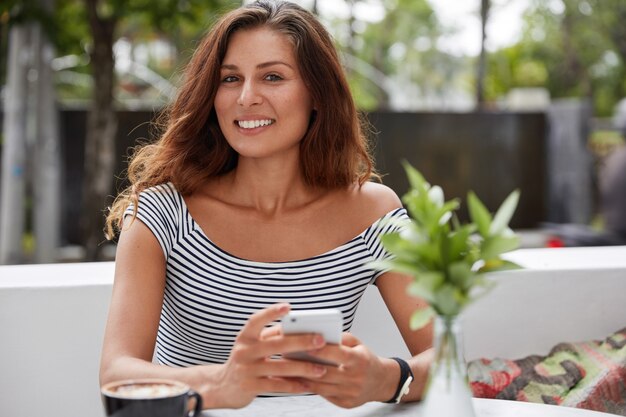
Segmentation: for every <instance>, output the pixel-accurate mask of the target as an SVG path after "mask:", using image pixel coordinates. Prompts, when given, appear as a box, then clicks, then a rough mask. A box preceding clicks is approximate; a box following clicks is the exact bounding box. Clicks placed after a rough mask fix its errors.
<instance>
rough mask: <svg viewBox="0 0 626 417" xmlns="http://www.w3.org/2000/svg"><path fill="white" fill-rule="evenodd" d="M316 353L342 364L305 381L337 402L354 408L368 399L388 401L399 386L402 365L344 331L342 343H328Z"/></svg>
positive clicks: (320, 393) (310, 388) (309, 387)
mask: <svg viewBox="0 0 626 417" xmlns="http://www.w3.org/2000/svg"><path fill="white" fill-rule="evenodd" d="M312 354H313V355H314V356H316V357H319V358H320V359H325V360H329V361H332V362H335V363H339V364H340V365H339V366H338V367H333V366H328V367H327V371H326V375H324V376H323V377H321V378H317V379H316V380H312V379H305V380H303V383H304V384H305V385H306V389H307V390H308V391H311V392H313V393H315V394H319V395H321V396H322V397H324V398H326V399H327V400H328V401H330V402H331V403H333V404H335V405H338V406H340V407H344V408H352V407H357V406H359V405H361V404H363V403H366V402H368V401H387V400H389V399H390V398H391V397H392V396H393V394H394V392H395V390H396V388H397V385H398V380H399V379H400V369H399V367H398V364H397V363H396V362H395V361H394V360H392V359H386V358H379V357H378V356H376V355H375V354H374V353H373V352H371V351H370V350H369V349H368V348H367V347H366V346H365V345H363V344H362V343H361V342H360V341H359V340H358V339H357V338H356V337H354V336H353V335H352V334H350V333H343V335H342V342H341V345H327V346H325V347H324V348H322V349H319V350H318V351H315V352H312Z"/></svg>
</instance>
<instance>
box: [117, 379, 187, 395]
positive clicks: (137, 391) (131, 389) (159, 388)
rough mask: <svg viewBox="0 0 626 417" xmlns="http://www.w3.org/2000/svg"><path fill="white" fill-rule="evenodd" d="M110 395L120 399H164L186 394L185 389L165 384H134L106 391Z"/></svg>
mask: <svg viewBox="0 0 626 417" xmlns="http://www.w3.org/2000/svg"><path fill="white" fill-rule="evenodd" d="M108 392H110V393H111V394H113V395H115V396H117V397H122V398H164V397H174V396H177V395H181V394H184V393H185V392H187V387H184V386H181V385H173V384H165V383H145V382H136V383H133V382H131V383H128V384H126V385H119V386H116V387H112V388H109V389H108Z"/></svg>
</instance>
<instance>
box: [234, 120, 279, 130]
mask: <svg viewBox="0 0 626 417" xmlns="http://www.w3.org/2000/svg"><path fill="white" fill-rule="evenodd" d="M272 123H274V121H273V120H272V119H266V120H237V124H238V125H239V127H241V128H243V129H254V128H255V127H261V126H267V125H271V124H272Z"/></svg>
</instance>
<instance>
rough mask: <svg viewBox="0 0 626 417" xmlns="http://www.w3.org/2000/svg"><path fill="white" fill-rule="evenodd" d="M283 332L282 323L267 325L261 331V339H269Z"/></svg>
mask: <svg viewBox="0 0 626 417" xmlns="http://www.w3.org/2000/svg"><path fill="white" fill-rule="evenodd" d="M282 334H283V329H282V327H281V325H280V324H275V325H273V326H270V327H266V328H264V329H263V330H262V331H261V340H265V339H268V338H270V337H274V336H280V335H282Z"/></svg>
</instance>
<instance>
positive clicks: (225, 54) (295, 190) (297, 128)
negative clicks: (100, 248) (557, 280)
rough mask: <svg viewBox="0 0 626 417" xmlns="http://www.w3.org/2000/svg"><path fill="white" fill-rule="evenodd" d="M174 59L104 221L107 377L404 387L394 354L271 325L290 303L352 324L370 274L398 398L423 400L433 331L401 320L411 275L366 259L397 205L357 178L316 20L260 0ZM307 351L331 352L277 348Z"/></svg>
mask: <svg viewBox="0 0 626 417" xmlns="http://www.w3.org/2000/svg"><path fill="white" fill-rule="evenodd" d="M185 75H186V76H185V81H184V84H183V85H182V87H181V88H180V91H179V95H178V97H177V99H176V101H175V102H174V103H173V104H172V106H171V107H170V108H169V111H168V119H167V124H166V130H165V132H164V134H163V135H162V137H161V138H160V140H159V141H157V142H156V143H155V144H151V145H147V146H145V147H143V148H141V149H140V150H139V151H138V152H137V153H136V154H135V156H134V158H133V160H132V161H131V164H130V167H129V179H130V181H131V183H132V186H131V187H130V188H129V189H128V190H126V191H125V192H124V193H122V194H121V195H120V196H119V197H118V199H117V200H116V202H115V204H114V206H113V207H112V209H111V212H110V215H109V217H108V219H107V221H108V224H107V225H108V227H109V232H110V233H109V234H111V232H112V231H113V227H119V228H120V229H121V234H120V237H119V244H118V250H117V259H116V272H115V284H114V290H113V298H112V302H111V307H110V312H109V319H108V324H107V329H106V335H105V341H104V347H103V353H102V363H101V383H102V384H104V383H107V382H110V381H113V380H119V379H127V378H139V377H161V378H172V379H177V380H180V381H184V382H186V383H188V384H189V385H191V386H192V387H193V388H194V389H195V390H197V391H198V392H200V394H201V395H202V397H203V402H204V406H205V407H209V408H229V407H232V408H237V407H243V406H245V405H246V404H248V403H249V402H250V401H252V399H254V398H255V397H256V396H257V395H260V394H263V393H270V392H274V393H275V392H282V393H294V394H295V393H303V392H313V393H316V394H319V395H321V396H323V397H325V398H326V399H328V400H329V401H331V402H333V403H335V404H337V405H340V406H343V407H354V406H357V405H360V404H362V403H364V402H367V401H389V400H396V399H399V398H400V397H402V394H403V392H402V391H403V390H402V388H403V385H404V382H405V381H407V380H408V376H407V373H408V370H407V368H404V369H403V366H404V362H403V361H400V360H394V359H388V358H380V357H377V356H376V355H374V354H373V353H372V352H371V351H370V350H368V349H367V347H366V346H364V345H362V344H361V343H360V342H359V341H358V340H357V339H356V338H355V337H354V336H352V335H350V334H349V333H344V334H343V339H342V344H341V345H340V346H337V345H326V344H325V341H324V340H323V339H322V338H321V336H319V335H296V336H294V335H290V336H286V335H283V334H281V332H280V327H279V326H276V325H274V326H272V324H274V322H275V321H276V320H278V319H280V318H281V317H282V316H284V315H285V314H286V313H287V312H288V311H289V309H290V308H293V309H314V308H331V307H332V308H338V309H340V310H341V311H342V313H343V318H344V331H347V330H349V328H350V326H351V324H352V320H353V317H354V313H355V311H356V307H357V304H358V301H359V299H360V297H361V295H362V294H363V292H364V291H365V288H366V287H367V285H368V284H371V283H375V284H376V285H377V286H378V288H379V290H380V292H381V294H382V296H383V298H384V300H385V303H386V304H387V306H388V308H389V310H390V312H391V314H392V315H393V317H394V319H395V321H396V322H397V324H398V327H399V328H400V331H401V333H402V335H403V337H404V339H405V340H406V343H407V345H408V346H409V348H410V350H411V352H412V354H413V355H414V357H413V358H411V359H410V361H409V364H410V368H411V371H412V373H413V375H414V377H415V378H414V380H413V382H412V383H411V390H410V393H409V394H408V395H406V396H404V398H402V399H403V400H417V399H419V398H420V395H421V391H422V389H423V384H424V381H425V377H426V374H427V369H428V363H429V356H430V355H429V353H430V351H429V350H428V348H429V346H430V340H431V335H430V329H426V330H423V331H420V332H413V331H411V330H410V329H409V328H408V323H409V317H410V315H411V313H412V312H413V311H414V309H415V308H416V306H417V304H418V301H417V300H414V299H409V298H408V297H407V295H406V291H405V288H406V284H407V278H406V277H403V276H399V275H397V274H393V273H390V272H386V273H383V272H382V271H379V272H376V271H372V270H371V269H369V268H368V267H367V265H366V264H367V263H368V262H370V261H373V260H375V259H381V258H382V257H384V256H386V253H385V251H384V249H383V248H382V247H381V245H380V243H379V241H378V238H377V236H378V234H380V233H381V232H385V231H387V230H389V229H390V228H391V227H392V226H390V222H386V221H385V220H386V219H391V218H399V217H406V213H405V211H404V210H403V209H402V208H401V203H400V201H399V199H398V197H397V196H396V195H395V194H394V193H393V192H392V191H391V190H390V189H388V188H386V187H384V186H382V185H380V184H375V183H372V182H369V181H368V180H369V179H370V177H371V176H372V175H373V168H372V162H371V158H370V156H369V154H368V150H367V147H366V142H365V140H364V137H363V135H362V133H361V130H360V126H359V120H358V117H357V113H356V110H355V106H354V103H353V100H352V98H351V96H350V92H349V89H348V86H347V83H346V80H345V77H344V75H343V72H342V68H341V65H340V63H339V60H338V57H337V53H336V51H335V49H334V47H333V44H332V41H331V39H330V36H329V35H328V33H327V32H326V30H325V29H324V28H323V26H322V25H321V24H320V23H319V22H318V21H317V20H316V19H315V18H314V16H312V15H311V14H310V13H309V12H307V11H305V10H304V9H302V8H300V7H299V6H296V5H294V4H291V3H288V2H266V1H260V2H256V3H253V4H250V5H247V6H244V7H242V8H239V9H237V10H235V11H233V12H231V13H229V14H227V15H225V16H224V17H223V18H222V19H221V20H220V21H219V22H218V23H217V24H216V25H215V26H214V28H213V29H212V30H211V31H210V33H208V34H207V36H206V37H205V39H204V40H203V41H202V43H201V44H200V46H199V47H198V49H197V51H196V53H195V55H194V57H193V59H192V60H191V62H190V64H189V65H188V67H187V70H186V73H185ZM137 219H138V220H139V221H137ZM122 222H123V227H121V225H122ZM155 343H156V355H155V356H156V360H157V362H158V364H155V363H152V359H153V349H154V347H155ZM302 350H306V351H311V352H312V353H313V354H314V355H317V356H318V357H320V358H322V359H327V360H329V361H332V362H336V363H339V364H340V366H339V367H331V366H323V365H318V364H313V363H309V362H302V361H289V360H287V359H280V358H277V356H276V355H278V354H282V353H288V352H295V351H302ZM164 365H169V366H164Z"/></svg>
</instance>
